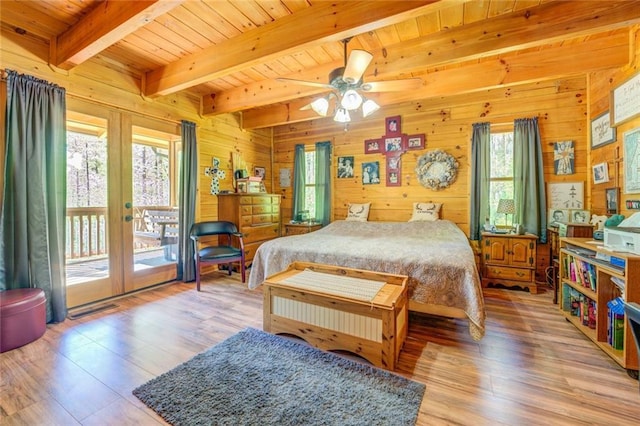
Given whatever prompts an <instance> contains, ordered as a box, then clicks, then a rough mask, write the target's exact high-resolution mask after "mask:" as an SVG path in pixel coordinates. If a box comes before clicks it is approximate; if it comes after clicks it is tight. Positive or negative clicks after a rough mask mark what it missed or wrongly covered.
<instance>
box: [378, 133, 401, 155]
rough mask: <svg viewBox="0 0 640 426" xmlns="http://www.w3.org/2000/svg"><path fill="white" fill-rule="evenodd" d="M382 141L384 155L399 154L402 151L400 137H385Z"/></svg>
mask: <svg viewBox="0 0 640 426" xmlns="http://www.w3.org/2000/svg"><path fill="white" fill-rule="evenodd" d="M383 141H384V152H385V153H395V152H397V153H401V152H402V151H404V143H403V138H402V136H393V137H386V138H384V139H383Z"/></svg>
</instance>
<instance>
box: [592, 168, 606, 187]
mask: <svg viewBox="0 0 640 426" xmlns="http://www.w3.org/2000/svg"><path fill="white" fill-rule="evenodd" d="M606 182H609V165H608V164H607V163H598V164H596V165H595V166H593V183H594V184H596V185H597V184H599V183H606Z"/></svg>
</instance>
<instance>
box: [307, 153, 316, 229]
mask: <svg viewBox="0 0 640 426" xmlns="http://www.w3.org/2000/svg"><path fill="white" fill-rule="evenodd" d="M304 160H305V179H304V186H305V191H304V194H305V196H304V209H305V210H308V211H309V218H315V217H316V152H315V151H306V152H305V153H304Z"/></svg>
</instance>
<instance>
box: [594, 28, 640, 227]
mask: <svg viewBox="0 0 640 426" xmlns="http://www.w3.org/2000/svg"><path fill="white" fill-rule="evenodd" d="M630 34H631V35H630V37H631V40H632V43H631V49H632V52H633V54H632V58H631V63H630V64H629V66H626V67H623V68H621V69H614V70H607V71H602V72H595V73H591V74H590V75H589V85H588V87H589V120H593V119H594V118H596V117H598V116H599V115H600V114H602V113H604V112H606V111H609V112H610V111H611V92H612V90H613V89H615V88H616V87H618V86H620V85H621V84H622V83H624V82H625V81H626V80H627V79H629V78H630V77H632V76H634V75H637V74H638V73H639V72H640V26H637V25H636V26H634V27H633V28H632V30H631V31H630ZM637 101H638V100H637ZM638 102H640V101H638ZM638 127H640V116H638V117H635V118H633V119H631V120H629V121H627V122H625V123H622V124H620V125H619V126H617V127H616V128H615V129H616V140H615V142H614V143H611V144H607V145H603V146H600V147H596V148H594V149H592V150H591V151H590V161H589V165H590V167H593V166H594V165H596V164H600V163H606V164H607V166H608V170H609V182H606V183H600V184H594V182H593V176H592V174H591V171H589V175H588V176H587V180H588V182H589V186H590V193H591V211H592V213H595V214H599V215H602V214H606V194H605V190H606V189H607V188H618V189H619V194H620V195H619V197H620V198H619V203H618V206H619V213H620V214H622V215H624V216H625V217H629V216H631V215H632V214H633V213H636V212H638V211H640V210H637V209H636V210H633V209H628V208H627V207H626V201H627V200H640V194H625V193H624V182H625V163H626V162H628V161H630V158H624V156H625V153H624V134H625V133H626V132H629V131H630V130H633V129H636V128H638ZM590 131H591V127H590V126H589V136H591V133H590ZM589 140H590V139H589ZM589 146H590V147H591V145H590V144H589Z"/></svg>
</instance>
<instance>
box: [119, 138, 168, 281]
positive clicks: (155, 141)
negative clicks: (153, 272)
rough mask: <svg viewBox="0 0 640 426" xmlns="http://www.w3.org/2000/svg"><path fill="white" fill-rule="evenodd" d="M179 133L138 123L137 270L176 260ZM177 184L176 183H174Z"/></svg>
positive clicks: (135, 190)
mask: <svg viewBox="0 0 640 426" xmlns="http://www.w3.org/2000/svg"><path fill="white" fill-rule="evenodd" d="M175 138H176V137H175V136H174V135H164V134H160V133H159V132H156V131H151V130H148V129H144V128H141V127H136V126H134V129H133V140H134V142H133V145H132V158H131V161H132V173H133V179H132V184H133V205H134V229H133V238H134V252H133V253H134V270H135V271H140V270H144V269H149V268H153V267H155V266H162V265H167V264H171V263H175V262H176V260H177V255H178V209H177V207H176V203H175V196H172V194H171V188H172V185H171V182H172V179H173V176H172V170H174V169H175V168H174V167H171V166H172V165H171V161H173V158H175V155H172V154H171V153H172V152H173V150H174V148H173V145H172V144H174V143H175V140H173V139H175ZM174 187H175V186H174Z"/></svg>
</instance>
